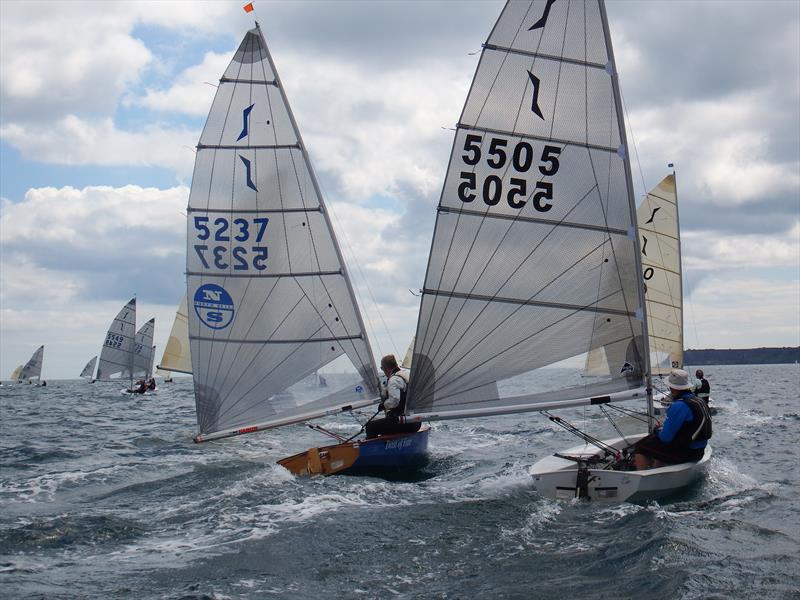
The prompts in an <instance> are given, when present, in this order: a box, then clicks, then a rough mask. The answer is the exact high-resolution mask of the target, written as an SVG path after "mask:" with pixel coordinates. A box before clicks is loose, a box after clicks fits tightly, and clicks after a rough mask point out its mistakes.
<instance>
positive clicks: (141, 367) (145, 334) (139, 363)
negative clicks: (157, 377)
mask: <svg viewBox="0 0 800 600" xmlns="http://www.w3.org/2000/svg"><path fill="white" fill-rule="evenodd" d="M155 328H156V320H155V318H153V319H150V320H149V321H148V322H147V323H145V324H144V325H142V326H141V327H140V328H139V331H137V332H136V337H135V338H134V340H135V342H134V345H133V354H134V356H133V376H134V377H149V376H150V374H151V373H152V372H153V367H152V365H153V334H154V333H155Z"/></svg>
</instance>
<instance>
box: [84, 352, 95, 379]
mask: <svg viewBox="0 0 800 600" xmlns="http://www.w3.org/2000/svg"><path fill="white" fill-rule="evenodd" d="M96 364H97V357H96V356H94V357H92V358H91V359H90V360H89V362H87V363H86V366H85V367H83V370H82V371H81V374H80V376H81V377H83V378H84V379H89V380H90V381H94V378H93V377H92V375H93V374H94V367H95V365H96Z"/></svg>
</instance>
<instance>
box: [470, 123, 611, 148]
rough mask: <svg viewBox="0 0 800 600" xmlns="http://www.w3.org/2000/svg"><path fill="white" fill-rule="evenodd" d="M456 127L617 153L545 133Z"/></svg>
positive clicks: (596, 145) (598, 146)
mask: <svg viewBox="0 0 800 600" xmlns="http://www.w3.org/2000/svg"><path fill="white" fill-rule="evenodd" d="M456 129H465V130H466V129H469V130H471V131H480V132H481V133H489V134H494V135H505V136H509V137H518V138H520V139H526V140H537V141H540V142H553V143H556V144H563V145H565V146H577V147H579V148H589V149H590V150H602V151H604V152H611V153H613V154H616V153H617V148H612V147H611V146H603V145H601V144H590V143H588V142H578V141H575V140H564V139H561V138H550V137H547V136H544V135H533V134H527V133H520V132H518V131H507V130H505V129H493V128H491V127H478V126H477V125H470V124H468V123H463V122H461V121H459V122H458V123H456Z"/></svg>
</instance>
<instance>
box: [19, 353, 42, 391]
mask: <svg viewBox="0 0 800 600" xmlns="http://www.w3.org/2000/svg"><path fill="white" fill-rule="evenodd" d="M43 361H44V346H39V347H38V348H37V349H36V351H35V352H34V353H33V355H32V356H31V357H30V359H28V362H26V363H25V365H24V366H23V367H22V369H21V370H20V372H19V376H18V379H19V380H20V381H27V382H28V383H33V380H34V379H37V380H39V383H41V379H42V362H43Z"/></svg>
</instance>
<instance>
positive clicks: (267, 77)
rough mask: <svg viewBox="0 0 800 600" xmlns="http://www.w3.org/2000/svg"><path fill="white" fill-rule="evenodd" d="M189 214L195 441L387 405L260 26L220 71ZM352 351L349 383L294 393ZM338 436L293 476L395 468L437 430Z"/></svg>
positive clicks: (303, 458)
mask: <svg viewBox="0 0 800 600" xmlns="http://www.w3.org/2000/svg"><path fill="white" fill-rule="evenodd" d="M187 214H188V219H187V229H188V231H187V253H186V256H187V267H186V279H187V282H186V283H187V299H188V303H189V304H190V306H189V307H188V309H189V310H188V311H187V312H188V332H189V342H190V346H191V361H192V368H191V371H192V373H193V375H194V394H195V404H196V409H197V423H198V428H199V433H198V434H197V436H196V437H195V441H197V442H204V441H207V440H213V439H218V438H222V437H227V436H233V435H239V434H243V433H251V432H255V431H261V430H264V429H269V428H274V427H280V426H283V425H289V424H293V423H303V422H306V421H308V420H309V419H313V418H316V417H321V416H324V415H332V414H337V413H341V412H349V411H353V410H355V409H358V408H361V407H366V406H369V405H374V404H376V403H377V402H378V374H377V372H376V368H375V360H374V358H373V353H372V349H371V347H370V344H369V340H368V339H367V335H366V330H365V327H364V324H363V322H362V319H361V314H360V312H359V309H358V304H357V302H356V298H355V293H354V291H353V287H352V285H351V282H350V278H349V275H348V272H347V269H346V266H345V263H344V260H343V258H342V254H341V251H340V249H339V245H338V243H337V240H336V236H335V235H334V231H333V228H332V226H331V222H330V218H329V215H328V211H327V208H326V206H325V203H324V202H323V199H322V194H321V193H320V190H319V185H318V183H317V180H316V177H315V175H314V172H313V170H312V168H311V162H310V159H309V156H308V153H307V151H306V147H305V145H304V143H303V141H302V138H301V137H300V132H299V130H298V127H297V124H296V122H295V119H294V116H293V114H292V111H291V109H290V107H289V103H288V100H287V98H286V94H285V91H284V88H283V85H282V83H281V81H280V78H279V77H278V74H277V71H276V69H275V64H274V63H273V60H272V57H271V55H270V53H269V51H268V49H267V45H266V42H265V40H264V37H263V35H262V33H261V29H260V28H259V26H258V24H257V23H256V27H255V28H254V29H252V30H250V31H248V32H247V34H246V35H245V36H244V39H243V40H242V43H241V45H240V46H239V48H238V50H237V51H236V53H235V55H234V57H233V60H232V61H231V63H230V65H229V66H228V68H227V69H226V70H225V73H224V74H223V76H222V78H221V79H220V85H219V87H218V89H217V93H216V96H215V98H214V102H213V104H212V106H211V110H210V112H209V115H208V119H207V121H206V124H205V128H204V129H203V133H202V135H201V138H200V142H199V144H198V145H197V157H196V160H195V170H194V176H193V179H192V187H191V192H190V196H189V207H188V213H187ZM342 355H345V356H346V357H347V359H349V361H350V363H351V364H352V365H353V367H354V368H355V370H356V372H357V376H355V375H354V377H353V379H352V381H351V382H350V383H349V384H348V385H345V386H343V387H340V388H339V389H338V390H337V391H334V392H332V393H326V392H327V390H325V388H321V389H322V390H325V391H322V392H319V393H318V394H319V395H318V394H314V393H312V392H311V391H310V390H306V392H305V393H304V394H287V393H285V392H286V390H287V389H288V388H289V387H291V386H293V385H294V384H296V383H298V382H300V381H302V380H303V379H305V378H306V377H308V376H309V375H312V374H313V373H315V372H316V371H317V370H319V369H322V368H323V367H325V366H326V365H329V364H330V363H331V362H333V361H334V360H335V359H337V358H339V357H340V356H342ZM301 387H302V386H301ZM331 388H333V386H332V385H331ZM321 394H324V395H321ZM318 430H320V431H322V428H318ZM331 435H332V436H333V437H335V438H337V441H339V442H340V443H337V444H334V445H332V446H330V447H323V448H313V449H311V450H309V451H308V452H304V453H301V454H299V455H297V456H295V457H289V459H285V460H283V461H281V464H283V465H284V466H286V467H287V468H289V469H290V470H291V471H292V472H294V473H334V472H344V471H350V472H352V471H353V470H355V469H360V468H361V467H376V466H377V467H380V466H382V465H391V466H395V465H398V464H401V463H405V462H412V461H416V460H420V459H421V457H424V456H425V452H426V450H427V441H428V437H427V436H428V431H427V429H425V430H424V431H420V432H419V433H418V434H416V435H414V436H410V437H403V439H402V443H400V442H398V440H396V439H393V440H388V439H385V438H378V439H375V440H369V441H363V440H361V441H354V440H345V439H344V438H343V437H341V436H338V435H337V434H333V433H331Z"/></svg>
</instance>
